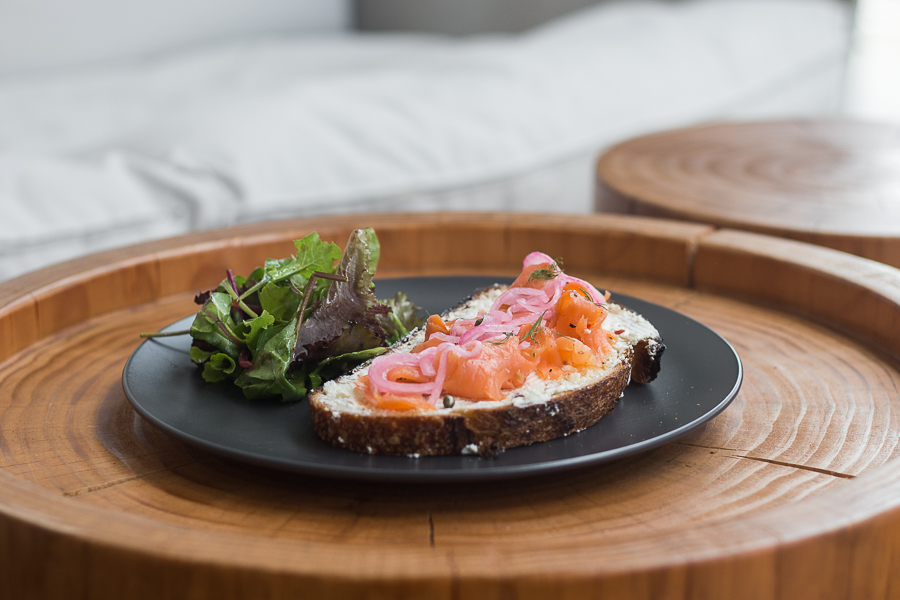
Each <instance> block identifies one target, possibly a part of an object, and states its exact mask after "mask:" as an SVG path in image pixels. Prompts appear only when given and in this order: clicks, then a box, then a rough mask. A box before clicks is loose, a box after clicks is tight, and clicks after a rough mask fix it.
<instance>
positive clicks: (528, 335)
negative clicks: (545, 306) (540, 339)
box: [524, 310, 547, 343]
mask: <svg viewBox="0 0 900 600" xmlns="http://www.w3.org/2000/svg"><path fill="white" fill-rule="evenodd" d="M546 314H547V311H546V310H545V311H544V312H542V313H541V316H540V317H538V318H537V321H535V322H534V324H533V325H532V326H531V328H530V329H529V330H528V333H526V334H525V338H524V339H526V340H529V341H531V342H534V343H537V340H536V339H535V337H534V336H536V335H537V332H538V331H540V330H541V327H543V325H542V323H543V322H544V315H546Z"/></svg>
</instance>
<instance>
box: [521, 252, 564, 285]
mask: <svg viewBox="0 0 900 600" xmlns="http://www.w3.org/2000/svg"><path fill="white" fill-rule="evenodd" d="M560 274H562V259H561V258H557V259H556V262H553V263H550V266H548V267H547V268H546V269H535V270H534V271H532V272H531V275H529V276H528V281H526V282H525V283H526V284H528V283H531V282H532V281H549V280H551V279H555V278H557V277H559V275H560Z"/></svg>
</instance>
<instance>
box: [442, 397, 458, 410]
mask: <svg viewBox="0 0 900 600" xmlns="http://www.w3.org/2000/svg"><path fill="white" fill-rule="evenodd" d="M454 404H456V400H454V399H453V396H444V408H453V405H454Z"/></svg>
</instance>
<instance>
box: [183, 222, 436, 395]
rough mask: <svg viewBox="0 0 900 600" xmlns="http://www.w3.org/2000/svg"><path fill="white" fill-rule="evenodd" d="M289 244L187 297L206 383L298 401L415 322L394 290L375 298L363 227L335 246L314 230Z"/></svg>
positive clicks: (373, 244) (410, 307)
mask: <svg viewBox="0 0 900 600" xmlns="http://www.w3.org/2000/svg"><path fill="white" fill-rule="evenodd" d="M294 245H295V246H296V248H297V253H296V255H294V256H292V257H288V258H284V259H270V260H267V261H266V263H265V265H264V266H262V267H258V268H256V269H254V270H253V272H252V273H251V274H250V275H249V276H248V277H242V276H240V275H236V276H235V275H233V274H232V273H231V271H228V272H227V274H226V275H227V276H226V278H225V279H224V280H223V281H222V282H221V283H220V284H219V286H218V287H217V288H216V289H214V290H210V291H208V292H203V293H201V294H198V295H197V297H196V298H195V301H196V302H198V303H200V304H202V307H201V309H200V311H199V312H198V313H197V316H196V317H195V318H194V321H193V323H192V325H191V329H190V333H191V336H192V337H193V338H194V341H193V345H192V347H191V351H190V356H191V360H192V361H193V362H195V363H197V364H198V365H200V366H201V367H202V375H203V378H204V379H205V380H206V381H209V382H220V381H228V380H230V381H233V382H234V383H235V384H236V385H238V386H239V387H240V388H241V389H242V390H243V393H244V395H245V396H246V397H247V398H251V399H257V398H270V397H280V398H281V399H282V400H283V401H296V400H301V399H302V398H304V397H305V396H306V394H307V392H308V391H309V390H311V389H314V388H316V387H318V386H320V385H321V384H322V383H323V382H325V381H328V380H329V379H333V378H334V377H337V376H338V375H340V374H341V373H344V372H346V371H347V370H349V369H352V368H353V367H355V366H356V365H358V364H360V363H361V362H363V361H365V360H368V359H369V358H372V357H374V356H377V355H378V354H381V353H383V352H385V351H386V349H387V346H388V345H389V344H391V343H393V342H394V341H396V340H398V339H400V338H401V337H403V336H404V335H406V334H407V333H408V332H409V331H410V330H411V329H413V328H415V327H417V326H419V325H421V324H422V323H423V322H424V321H423V319H421V318H420V317H419V316H418V313H419V309H418V307H416V306H415V305H414V304H413V303H412V302H410V300H409V298H407V297H406V296H405V295H404V294H402V293H400V294H397V295H396V296H395V297H394V298H392V299H390V300H386V301H383V302H382V301H379V300H377V299H376V297H375V286H374V284H373V282H372V279H373V275H374V272H375V268H376V267H377V265H378V260H379V258H380V254H381V246H380V244H379V242H378V237H377V236H376V235H375V232H374V231H373V230H372V229H357V230H355V231H354V232H353V233H352V234H351V236H350V239H349V241H348V242H347V246H346V248H345V251H344V252H343V253H342V252H341V250H340V248H338V246H336V245H335V244H332V243H330V242H324V241H322V240H321V239H320V238H319V235H318V234H317V233H311V234H309V235H308V236H306V237H304V238H303V239H301V240H297V241H295V242H294ZM338 261H339V262H338ZM336 263H337V264H336Z"/></svg>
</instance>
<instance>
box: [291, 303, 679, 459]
mask: <svg viewBox="0 0 900 600" xmlns="http://www.w3.org/2000/svg"><path fill="white" fill-rule="evenodd" d="M495 289H496V286H492V287H490V288H485V289H484V290H479V291H478V292H476V293H475V294H473V295H472V296H471V297H469V298H468V299H467V300H465V301H463V303H461V304H460V307H462V306H466V305H467V304H468V303H469V302H471V301H472V300H473V299H476V298H478V297H479V296H480V295H482V294H485V293H488V292H490V291H492V290H495ZM629 312H631V311H629ZM401 343H402V340H401ZM664 349H665V346H664V345H662V340H661V339H660V338H659V337H658V335H657V336H655V337H652V338H646V339H642V340H640V341H639V342H638V343H637V344H635V345H634V346H626V347H625V348H624V349H622V350H620V352H619V356H618V358H617V362H616V363H615V365H613V366H611V368H610V369H609V372H607V373H606V374H605V375H604V376H603V378H602V379H600V380H598V381H595V382H593V383H590V384H587V385H585V386H583V387H580V388H577V389H573V390H569V391H563V392H557V393H555V394H553V395H551V396H550V397H548V398H547V399H546V400H542V401H540V402H520V403H517V402H516V400H517V396H518V397H521V395H520V394H517V392H516V390H511V391H510V397H509V399H507V400H504V401H499V402H496V403H495V402H490V401H482V402H478V403H476V404H477V407H476V406H473V405H472V404H471V403H466V406H458V407H457V408H454V409H452V410H449V411H447V410H441V411H403V412H397V411H390V410H383V409H379V408H375V407H367V408H366V410H364V411H345V410H340V409H339V408H335V407H333V406H331V405H330V403H329V399H328V395H327V394H326V392H325V389H324V388H319V389H318V390H315V391H313V392H312V393H310V395H309V403H310V415H311V417H312V424H313V429H314V430H315V432H316V434H317V435H318V436H319V437H320V438H322V439H323V440H325V441H326V442H328V443H330V444H332V445H333V446H336V447H339V448H347V449H349V450H354V451H356V452H363V453H368V454H386V455H413V456H435V455H445V454H475V453H477V454H478V455H479V456H482V457H489V456H493V455H495V454H497V453H498V452H500V451H502V450H504V449H506V448H514V447H517V446H525V445H529V444H533V443H535V442H544V441H548V440H552V439H556V438H559V437H563V436H566V435H569V434H572V433H576V432H578V431H582V430H583V429H586V428H588V427H590V426H591V425H594V424H596V423H597V422H598V421H599V420H600V419H601V418H602V417H604V416H605V415H607V414H608V413H609V412H610V411H611V410H612V409H613V408H615V405H616V402H617V400H618V399H619V397H620V396H621V395H622V393H623V390H624V389H625V386H627V385H628V383H629V382H630V381H631V380H632V379H634V380H635V381H638V382H642V383H645V382H648V381H651V380H652V379H653V378H655V376H656V373H658V372H659V359H660V356H661V355H662V350H664ZM392 351H393V350H392ZM636 353H637V355H636ZM358 370H359V369H356V370H354V371H353V372H351V373H348V374H346V375H343V376H341V377H339V378H338V380H337V381H338V382H346V381H353V380H355V378H356V377H357V371H358Z"/></svg>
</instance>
